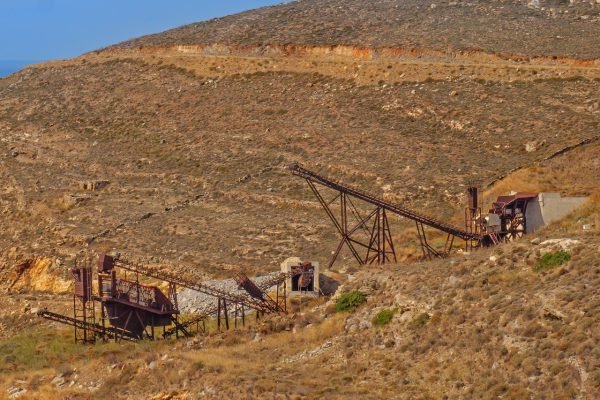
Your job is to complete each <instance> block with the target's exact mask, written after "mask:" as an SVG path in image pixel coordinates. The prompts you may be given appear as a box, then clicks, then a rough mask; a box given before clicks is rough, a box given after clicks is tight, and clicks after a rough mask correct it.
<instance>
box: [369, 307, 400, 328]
mask: <svg viewBox="0 0 600 400" xmlns="http://www.w3.org/2000/svg"><path fill="white" fill-rule="evenodd" d="M397 312H398V309H397V308H393V309H391V310H388V309H385V310H381V311H379V312H378V313H377V314H376V315H375V317H374V318H373V325H375V326H384V325H387V324H389V323H390V321H391V320H392V318H394V314H396V313H397Z"/></svg>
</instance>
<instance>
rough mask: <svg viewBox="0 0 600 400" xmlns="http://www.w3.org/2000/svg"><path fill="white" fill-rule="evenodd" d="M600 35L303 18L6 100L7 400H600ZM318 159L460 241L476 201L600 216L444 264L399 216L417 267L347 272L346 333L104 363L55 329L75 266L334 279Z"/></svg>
mask: <svg viewBox="0 0 600 400" xmlns="http://www.w3.org/2000/svg"><path fill="white" fill-rule="evenodd" d="M599 12H600V5H599V4H597V2H589V1H588V2H580V1H571V2H566V1H554V0H552V1H543V0H539V1H535V0H534V1H530V2H521V1H508V0H504V1H470V2H466V1H450V2H438V1H431V2H428V3H424V2H422V1H417V0H408V1H387V0H378V1H369V2H364V1H362V2H359V1H355V0H318V1H317V0H304V1H297V2H291V3H287V4H282V5H279V6H275V7H268V8H263V9H259V10H255V11H249V12H247V13H242V14H239V15H235V16H230V17H226V18H222V19H217V20H212V21H208V22H203V23H198V24H193V25H189V26H185V27H182V28H178V29H175V30H172V31H167V32H164V33H160V34H156V35H151V36H147V37H143V38H139V39H135V40H132V41H129V42H126V43H122V44H119V45H115V46H113V47H110V48H108V49H103V50H99V51H97V52H93V53H90V54H86V55H83V56H81V57H78V58H75V59H72V60H62V61H55V62H48V63H44V64H39V65H36V66H33V67H30V68H27V69H26V70H24V71H21V72H20V73H18V74H15V75H12V76H10V77H7V78H5V79H0V154H1V155H2V157H0V179H2V182H3V186H2V189H0V213H1V215H2V219H3V229H2V231H0V289H1V290H2V291H3V292H5V291H8V294H7V295H6V296H7V298H6V301H5V303H6V305H7V306H6V307H2V308H0V387H1V388H2V391H0V393H1V395H0V397H2V396H3V395H4V394H5V393H6V394H7V396H9V397H11V398H18V397H19V396H25V397H23V398H27V397H26V396H30V395H33V396H34V397H35V396H37V397H36V398H45V397H44V396H46V398H52V399H55V398H61V397H62V398H82V399H84V398H94V397H96V398H104V397H108V396H110V395H113V396H115V393H118V395H116V396H117V397H118V396H121V398H140V399H148V398H154V399H175V398H197V397H204V398H223V397H225V396H227V397H231V398H252V397H254V398H257V397H261V396H263V397H264V396H266V394H267V393H268V394H270V395H271V394H272V395H273V397H275V398H282V399H283V398H285V399H288V398H411V399H412V398H444V396H446V398H498V397H502V398H561V396H562V398H580V399H588V398H590V399H591V398H594V396H595V394H596V393H598V390H599V385H600V371H599V368H600V364H599V358H600V357H599V355H598V351H597V349H598V348H599V346H598V344H599V341H600V334H599V332H598V329H597V326H598V324H597V319H598V317H597V314H598V311H599V310H598V299H597V297H598V296H597V286H598V285H597V284H598V271H599V268H600V266H599V265H598V260H599V259H600V257H598V249H599V247H598V246H600V238H599V236H598V235H599V231H598V228H599V227H600V221H599V212H598V205H599V199H598V196H599V193H598V190H599V189H600V181H599V179H598V177H599V176H600V161H599V160H600V136H599V135H600V130H599V128H600V64H599V63H600V56H599V54H598V52H599V51H600V43H599V41H598V38H599V37H600V32H599V27H600V23H599V20H598V18H599V16H598V15H599ZM295 161H298V162H301V163H303V164H305V165H306V166H307V167H308V168H310V169H313V170H316V171H318V172H320V173H322V174H324V175H327V176H330V177H332V178H334V179H337V180H341V181H343V182H345V183H347V184H350V185H354V186H358V187H360V188H362V189H364V190H367V191H370V192H373V193H374V194H376V195H379V196H382V197H384V198H386V199H388V200H390V201H393V202H398V203H401V204H403V205H406V206H408V207H412V208H415V209H418V210H420V211H422V212H425V213H429V214H433V215H435V216H437V217H438V218H439V219H442V220H448V221H453V222H454V223H455V224H457V225H460V224H462V223H463V222H462V220H461V216H462V213H463V207H464V205H465V195H464V192H465V188H466V187H467V186H469V185H477V186H479V187H481V188H483V189H485V195H486V198H487V199H491V198H493V196H495V195H497V194H500V193H506V192H508V191H511V190H521V191H544V190H551V191H558V192H561V193H562V194H565V195H581V196H591V200H590V202H589V203H588V204H587V205H586V206H585V207H584V208H582V209H580V210H578V211H577V212H576V213H575V214H573V215H571V216H570V217H569V218H567V219H566V220H565V221H562V222H559V223H557V224H555V225H554V226H552V227H550V228H549V229H546V230H544V231H542V232H540V233H539V237H538V238H537V239H535V240H533V239H534V238H533V237H528V238H525V239H524V240H523V241H521V242H518V243H513V244H510V245H506V246H502V247H499V248H497V249H492V250H485V251H481V252H477V253H473V254H470V255H465V254H460V255H459V254H455V255H454V256H453V258H450V259H446V260H441V261H436V262H428V263H422V262H420V261H421V260H420V259H419V249H418V247H417V241H418V239H417V236H416V231H415V229H414V224H410V223H407V222H406V221H403V220H401V219H399V218H396V217H392V218H391V224H392V232H393V239H394V241H395V243H397V245H396V246H397V248H398V250H399V253H400V256H401V257H400V259H401V260H400V264H399V265H397V266H389V267H387V268H373V269H359V268H357V267H356V265H354V264H353V262H352V258H351V256H350V254H342V255H341V258H340V263H339V265H337V266H336V270H335V271H327V274H328V275H329V276H330V277H333V278H332V279H335V280H336V281H337V282H338V283H340V284H342V285H343V286H342V288H341V289H340V290H339V291H338V293H337V296H341V295H342V294H343V293H348V292H351V291H352V290H358V291H360V292H361V293H362V295H365V296H366V303H365V304H361V305H359V306H358V307H357V308H356V309H354V310H349V311H346V312H336V311H335V307H336V306H335V304H336V299H335V298H334V299H332V298H322V299H320V300H313V301H306V300H304V301H302V302H300V301H294V302H293V303H292V304H290V307H291V308H292V310H293V311H292V313H290V315H289V316H287V317H284V316H280V317H276V318H272V319H266V320H263V321H262V322H261V323H260V324H254V325H251V326H249V327H248V328H247V329H245V330H238V331H232V332H228V333H220V334H212V335H209V336H206V337H198V338H195V339H192V340H188V341H180V342H171V341H167V342H158V343H143V344H137V345H136V344H131V345H127V344H105V345H99V346H96V347H78V346H73V345H72V343H71V342H72V337H71V331H70V330H61V329H60V328H58V327H57V326H56V325H54V324H49V323H45V322H43V321H41V320H39V319H38V318H36V317H35V310H36V309H38V308H40V307H50V308H51V309H53V310H56V311H59V312H65V313H69V307H70V304H71V302H72V298H70V297H69V296H68V295H65V293H68V292H69V291H70V281H69V279H70V278H69V268H70V267H72V266H73V265H74V263H75V262H76V261H77V262H79V263H82V262H91V261H90V260H93V259H94V257H96V256H97V254H98V253H101V252H107V251H113V250H117V251H120V252H122V253H125V254H126V255H127V256H129V257H130V258H136V259H141V260H148V261H149V262H151V263H153V264H160V265H161V266H162V267H163V268H170V269H172V270H177V271H180V272H183V273H185V274H190V275H195V276H196V277H199V278H203V279H217V278H223V277H230V276H232V274H233V273H234V272H235V271H243V272H245V273H247V274H258V273H265V272H269V271H273V270H276V269H278V265H279V263H280V262H281V261H282V260H283V259H285V258H287V257H289V256H301V257H306V258H310V259H313V260H319V261H321V264H322V265H324V264H325V263H326V261H327V260H328V258H329V257H330V255H331V251H332V250H334V249H335V245H336V244H337V241H338V238H337V236H336V232H335V229H334V227H333V226H332V225H331V224H330V223H329V222H328V221H327V220H326V216H325V214H324V213H323V212H322V210H321V208H320V205H319V204H318V202H317V201H316V200H315V199H314V198H313V196H312V195H311V193H310V190H309V188H308V187H307V186H306V183H305V182H303V181H302V180H301V179H298V178H295V177H293V176H291V175H290V174H289V172H288V171H287V169H286V166H287V165H288V164H289V163H291V162H295ZM357 208H358V210H359V211H360V212H363V213H364V212H366V211H367V207H366V206H365V205H360V204H357ZM584 227H585V229H584ZM433 239H434V241H435V237H434V238H433ZM565 239H568V240H565ZM532 240H533V242H532ZM547 240H554V242H552V241H551V242H547ZM559 247H560V249H559ZM562 247H564V249H563V250H564V251H566V252H567V253H568V257H567V256H565V255H564V254H562V253H561V254H562V255H560V256H561V257H567V258H568V260H566V259H561V260H562V261H565V262H564V263H562V264H561V265H552V266H550V267H548V268H547V266H546V265H543V266H542V267H538V263H539V262H540V260H541V259H542V256H543V254H544V253H546V252H549V253H555V252H558V251H559V250H561V249H562ZM381 311H383V312H384V313H383V317H381V316H380V312H381ZM385 315H387V317H386V316H385ZM380 318H384V319H386V318H387V320H386V321H385V322H386V323H382V324H381V326H378V325H377V324H378V322H374V321H379V319H380ZM192 350H193V351H192ZM99 371H102V373H99ZM232 382H235V384H232Z"/></svg>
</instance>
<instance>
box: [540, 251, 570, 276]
mask: <svg viewBox="0 0 600 400" xmlns="http://www.w3.org/2000/svg"><path fill="white" fill-rule="evenodd" d="M570 259H571V253H569V252H568V251H565V250H559V251H555V252H551V253H546V254H544V255H543V256H542V258H540V259H539V260H538V262H537V264H536V265H535V271H536V272H542V271H549V270H551V269H553V268H556V267H558V266H560V265H562V264H564V263H566V262H567V261H569V260H570Z"/></svg>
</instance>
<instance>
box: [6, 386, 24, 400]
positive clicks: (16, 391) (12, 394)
mask: <svg viewBox="0 0 600 400" xmlns="http://www.w3.org/2000/svg"><path fill="white" fill-rule="evenodd" d="M6 393H7V394H8V398H9V399H18V398H20V397H21V396H23V395H24V394H25V393H27V389H23V388H19V387H11V388H10V389H8V390H7V391H6Z"/></svg>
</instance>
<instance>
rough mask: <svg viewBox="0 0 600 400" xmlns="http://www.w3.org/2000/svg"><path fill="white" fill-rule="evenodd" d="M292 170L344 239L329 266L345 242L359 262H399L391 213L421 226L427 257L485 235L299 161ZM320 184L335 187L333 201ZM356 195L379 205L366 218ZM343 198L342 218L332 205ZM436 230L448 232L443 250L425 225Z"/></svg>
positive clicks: (362, 263) (425, 255) (420, 237)
mask: <svg viewBox="0 0 600 400" xmlns="http://www.w3.org/2000/svg"><path fill="white" fill-rule="evenodd" d="M288 168H289V170H290V171H291V173H292V174H293V175H295V176H298V177H300V178H304V179H305V180H306V182H307V183H308V186H309V187H310V189H311V190H312V192H313V194H314V195H315V197H316V198H317V200H318V201H319V203H320V204H321V206H322V207H323V209H324V210H325V212H326V213H327V215H328V216H329V219H331V222H333V224H334V225H335V227H336V229H337V231H338V233H339V234H340V236H341V241H340V243H339V245H338V247H337V249H336V251H335V252H334V254H333V256H332V258H331V261H330V262H329V267H331V266H332V265H333V264H334V263H335V261H336V259H337V257H338V255H339V253H340V251H341V249H342V248H343V246H344V244H345V245H346V246H347V247H348V248H349V250H350V252H351V253H352V255H353V256H354V258H355V259H356V261H358V263H359V264H361V265H364V264H372V263H377V264H385V263H387V262H392V261H393V262H396V261H397V260H396V251H395V248H394V244H393V240H392V237H391V232H390V226H389V223H388V217H387V212H390V213H393V214H396V215H398V216H400V217H404V218H406V219H409V220H411V221H414V222H415V224H416V227H417V233H418V236H419V243H420V245H421V249H422V251H423V256H424V257H425V258H433V257H445V256H446V255H447V254H448V253H449V252H450V251H451V250H452V246H453V245H454V239H455V238H458V239H461V240H464V241H465V242H466V243H472V242H478V243H479V242H481V239H482V237H481V235H480V234H479V233H475V232H468V231H466V230H463V229H460V228H458V227H456V226H453V225H450V224H447V223H445V222H442V221H439V220H437V219H435V218H432V217H429V216H427V215H425V214H422V213H419V212H416V211H413V210H410V209H408V208H406V207H403V206H401V205H398V204H392V203H390V202H387V201H385V200H383V199H380V198H378V197H375V196H373V195H371V194H369V193H366V192H364V191H362V190H359V189H356V188H353V187H350V186H348V185H345V184H343V183H340V182H336V181H334V180H331V179H329V178H326V177H324V176H322V175H319V174H317V173H316V172H313V171H310V170H308V169H306V168H304V167H303V166H302V165H301V164H299V163H293V164H291V165H290V166H289V167H288ZM317 185H321V186H325V187H326V188H329V189H332V190H335V191H337V192H338V194H337V195H336V196H335V197H334V198H333V200H331V201H326V200H325V198H324V197H323V195H322V194H321V193H320V192H319V190H318V189H317ZM352 198H355V199H359V200H362V201H364V202H366V203H368V204H370V205H373V206H375V209H374V210H373V211H371V212H370V213H369V214H368V215H367V216H366V217H363V216H361V215H360V213H359V211H358V209H357V208H356V206H355V205H354V203H353V202H352ZM338 199H339V203H340V218H339V219H338V218H337V217H336V215H335V212H334V210H333V209H332V207H331V206H332V204H333V203H334V202H335V201H336V200H338ZM349 216H350V217H354V219H355V220H356V222H355V223H354V224H353V225H350V223H349V222H350V221H349ZM426 226H427V227H430V228H433V229H436V230H438V231H440V232H444V233H446V234H447V235H448V236H447V238H446V243H445V245H444V250H442V251H439V250H436V249H435V248H433V247H432V246H431V245H430V244H429V242H428V241H427V236H426V234H425V227H426ZM359 231H362V232H364V233H366V235H367V236H368V237H369V240H368V242H365V241H362V240H358V239H356V235H355V233H357V232H359ZM357 246H360V247H362V248H364V249H366V255H365V256H364V257H363V256H361V254H360V252H359V251H358V249H357Z"/></svg>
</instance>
